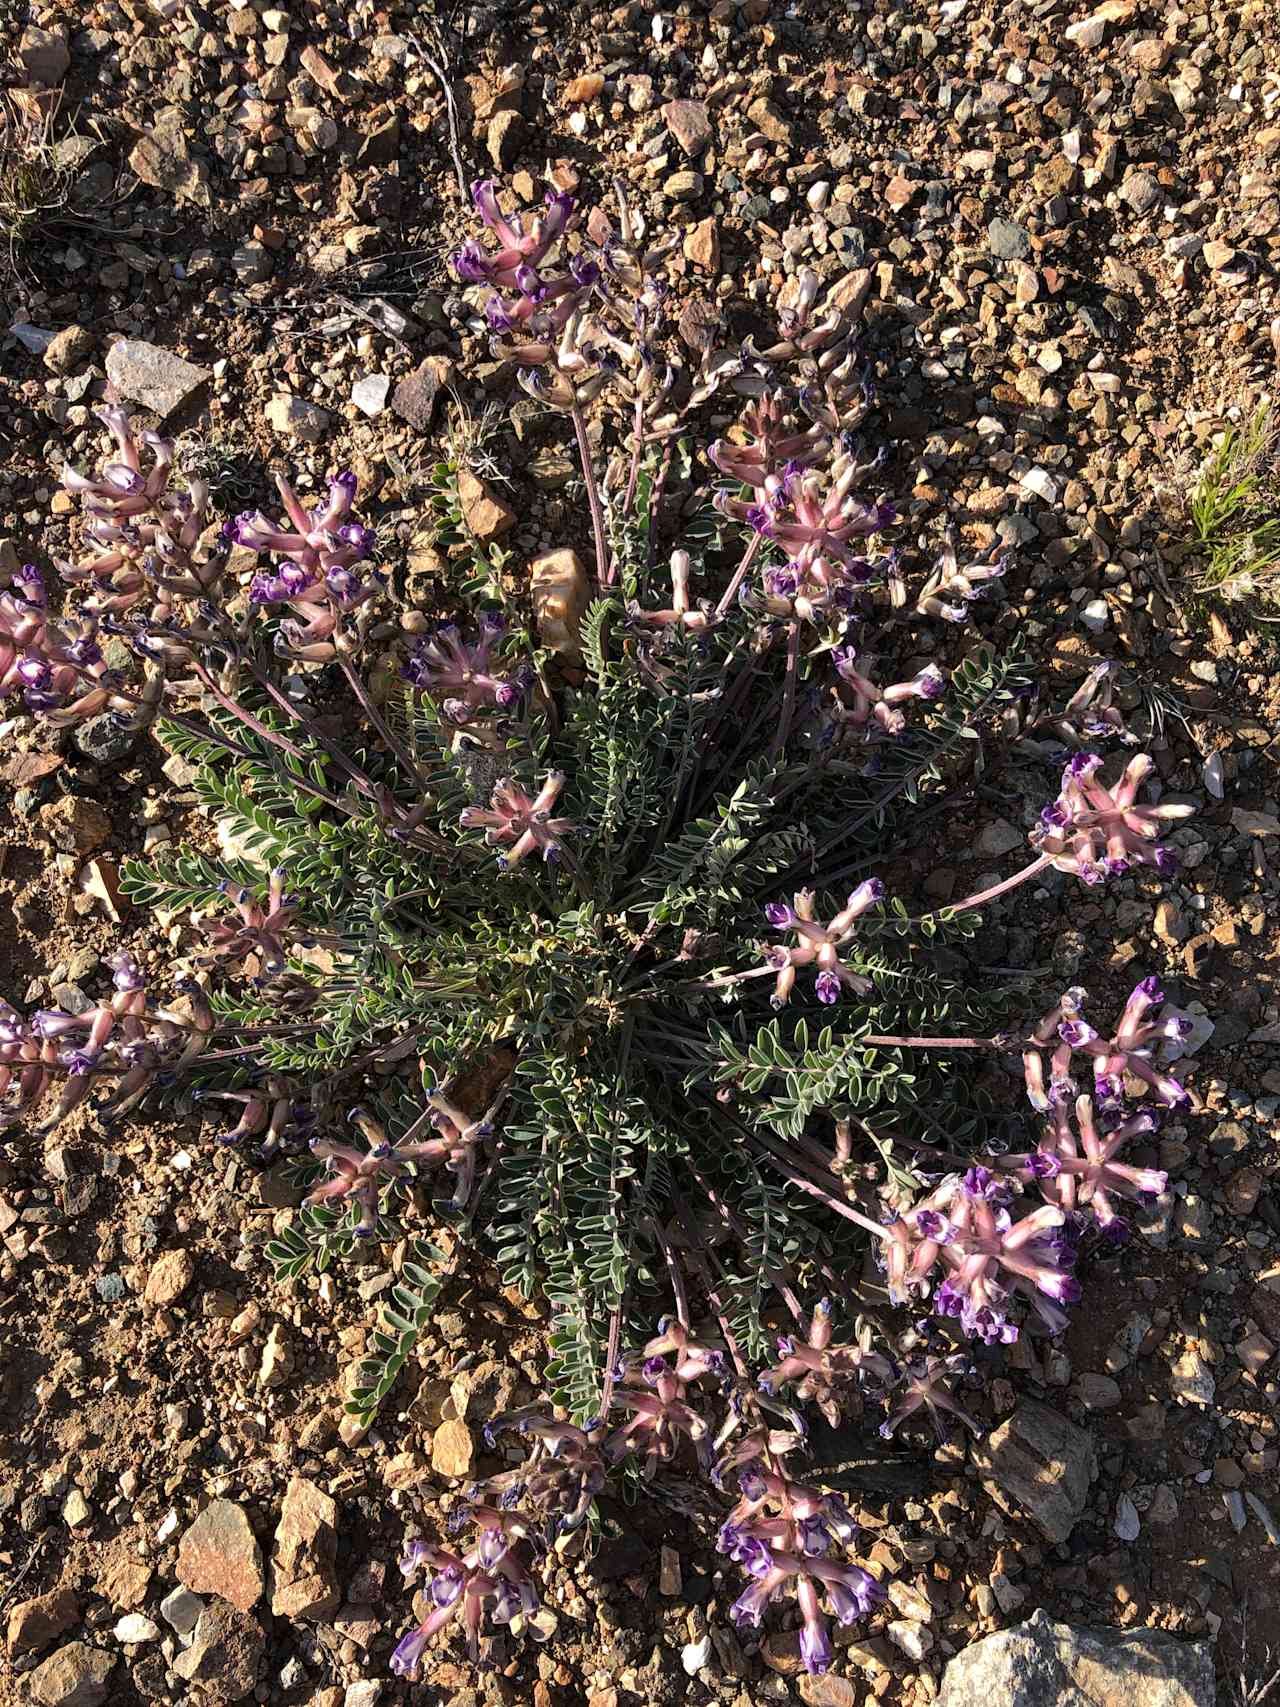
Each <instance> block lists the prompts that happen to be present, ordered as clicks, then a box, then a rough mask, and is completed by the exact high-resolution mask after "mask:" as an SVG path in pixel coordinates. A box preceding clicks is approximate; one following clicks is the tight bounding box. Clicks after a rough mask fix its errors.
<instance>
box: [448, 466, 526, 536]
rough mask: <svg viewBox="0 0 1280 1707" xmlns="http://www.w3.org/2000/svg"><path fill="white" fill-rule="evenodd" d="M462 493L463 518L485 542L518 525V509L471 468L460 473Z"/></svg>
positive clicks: (459, 493) (471, 530)
mask: <svg viewBox="0 0 1280 1707" xmlns="http://www.w3.org/2000/svg"><path fill="white" fill-rule="evenodd" d="M458 497H459V500H460V501H461V504H462V519H463V521H464V522H465V523H466V525H467V528H468V530H469V531H470V532H471V533H473V534H474V535H475V537H476V538H477V539H478V540H479V541H480V543H481V545H490V544H492V542H493V541H494V540H495V539H501V538H502V536H503V535H504V534H508V533H510V532H511V530H512V528H513V527H514V526H515V525H516V513H515V511H514V510H513V509H512V508H511V506H510V505H509V504H504V503H503V501H502V499H501V498H495V497H494V495H493V493H492V492H491V491H490V490H489V488H488V487H487V486H486V485H485V483H484V481H483V480H481V479H480V477H479V476H478V475H476V474H473V473H472V472H471V470H470V469H469V468H463V469H460V470H459V473H458Z"/></svg>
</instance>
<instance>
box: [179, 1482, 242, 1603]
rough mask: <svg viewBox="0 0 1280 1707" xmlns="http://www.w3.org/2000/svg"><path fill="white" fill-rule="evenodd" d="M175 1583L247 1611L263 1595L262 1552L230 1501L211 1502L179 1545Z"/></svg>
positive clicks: (239, 1512)
mask: <svg viewBox="0 0 1280 1707" xmlns="http://www.w3.org/2000/svg"><path fill="white" fill-rule="evenodd" d="M178 1581H179V1582H180V1583H182V1584H183V1585H184V1586H185V1587H186V1588H189V1589H190V1590H191V1591H192V1592H193V1593H194V1594H216V1595H220V1596H221V1597H222V1599H223V1600H228V1601H230V1602H231V1604H232V1606H234V1607H236V1608H238V1610H239V1611H241V1612H247V1611H248V1610H249V1608H250V1607H251V1606H252V1605H254V1603H255V1602H256V1601H257V1599H258V1597H259V1596H260V1595H261V1593H262V1589H263V1581H262V1549H261V1548H260V1547H259V1546H258V1542H257V1537H256V1536H255V1535H254V1533H253V1530H252V1529H251V1528H250V1527H249V1519H248V1518H247V1517H246V1516H245V1514H244V1513H243V1512H242V1511H241V1509H240V1507H239V1506H238V1505H234V1504H233V1503H232V1502H231V1501H230V1500H213V1501H211V1502H210V1504H209V1505H207V1506H206V1507H205V1508H204V1510H203V1511H202V1512H201V1513H200V1515H199V1517H198V1518H196V1520H195V1522H194V1523H193V1524H191V1525H190V1527H189V1528H188V1529H187V1531H186V1533H185V1534H184V1535H183V1537H182V1540H181V1541H180V1542H179V1543H178Z"/></svg>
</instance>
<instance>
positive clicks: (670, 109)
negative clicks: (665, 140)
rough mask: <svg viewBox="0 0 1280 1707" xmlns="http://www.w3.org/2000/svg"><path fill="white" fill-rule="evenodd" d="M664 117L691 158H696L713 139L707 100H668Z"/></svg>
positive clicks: (664, 109)
mask: <svg viewBox="0 0 1280 1707" xmlns="http://www.w3.org/2000/svg"><path fill="white" fill-rule="evenodd" d="M662 117H663V121H664V123H665V124H666V127H667V129H668V130H669V131H670V132H671V134H672V136H674V137H675V139H676V141H677V142H678V143H679V144H680V146H681V148H682V149H683V150H684V152H685V153H686V154H687V155H688V157H689V159H690V160H694V159H696V158H697V156H698V155H699V154H701V153H702V150H703V149H704V148H705V147H706V146H707V144H708V142H710V140H711V120H710V119H709V118H708V116H707V107H706V102H705V101H668V102H667V104H666V106H665V107H663V109H662Z"/></svg>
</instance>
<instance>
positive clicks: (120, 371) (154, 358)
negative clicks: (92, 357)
mask: <svg viewBox="0 0 1280 1707" xmlns="http://www.w3.org/2000/svg"><path fill="white" fill-rule="evenodd" d="M107 378H108V380H110V382H111V384H112V385H114V386H115V388H116V390H117V391H118V392H119V393H120V395H121V397H123V398H126V399H127V400H128V401H129V402H131V403H141V404H142V406H143V408H144V409H150V410H152V411H153V412H154V413H155V414H157V415H172V414H173V413H174V412H175V410H178V409H180V408H182V407H183V405H184V404H189V403H190V402H192V400H193V399H194V398H195V397H196V396H197V395H198V394H199V393H200V392H202V391H203V390H204V388H205V387H206V386H207V385H208V383H209V381H210V380H211V379H212V378H213V375H212V374H211V373H210V371H209V369H208V368H206V367H197V366H196V364H195V363H194V362H189V361H187V360H186V359H185V358H184V357H182V356H176V355H174V353H173V351H172V350H165V349H162V348H161V347H160V345H159V344H147V343H144V342H143V340H142V339H141V338H121V339H119V340H118V341H117V342H116V343H114V344H112V346H111V348H110V349H109V350H108V351H107Z"/></svg>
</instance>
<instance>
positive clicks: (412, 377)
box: [391, 356, 453, 433]
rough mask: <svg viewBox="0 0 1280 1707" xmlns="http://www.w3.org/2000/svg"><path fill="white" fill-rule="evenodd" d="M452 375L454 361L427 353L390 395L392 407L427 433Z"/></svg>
mask: <svg viewBox="0 0 1280 1707" xmlns="http://www.w3.org/2000/svg"><path fill="white" fill-rule="evenodd" d="M452 378H453V364H452V362H450V361H448V360H447V359H446V358H444V357H443V356H428V357H427V359H426V361H424V362H421V363H419V365H418V366H417V367H416V368H415V369H414V370H413V372H412V373H411V374H409V375H408V377H407V378H405V379H402V380H401V381H400V383H399V384H398V385H397V386H396V388H395V391H394V392H393V393H392V396H391V407H392V409H393V411H394V412H395V413H396V414H397V415H399V417H400V419H401V420H402V421H407V422H408V423H409V425H410V426H411V427H416V428H417V430H418V431H419V432H420V433H425V432H426V430H427V428H428V427H429V426H430V425H431V423H432V421H433V419H434V418H435V412H436V405H437V403H438V402H439V399H440V392H441V389H442V387H444V386H446V385H448V383H449V381H450V380H451V379H452Z"/></svg>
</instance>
